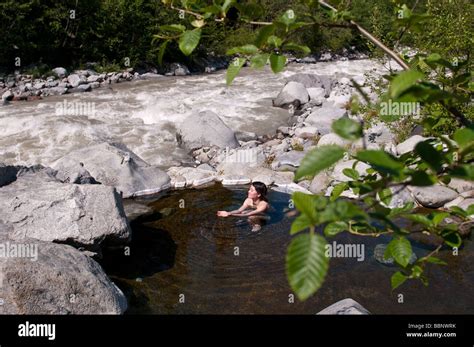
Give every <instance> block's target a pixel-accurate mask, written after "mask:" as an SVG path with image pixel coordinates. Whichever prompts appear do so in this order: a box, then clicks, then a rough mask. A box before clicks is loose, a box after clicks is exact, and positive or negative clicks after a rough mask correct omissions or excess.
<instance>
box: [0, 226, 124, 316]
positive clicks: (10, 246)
mask: <svg viewBox="0 0 474 347" xmlns="http://www.w3.org/2000/svg"><path fill="white" fill-rule="evenodd" d="M52 225H54V224H52ZM0 231H1V229H0ZM2 234H3V235H2ZM0 243H1V245H2V251H3V252H4V254H3V256H1V257H0V280H1V283H0V298H2V301H3V304H2V305H0V314H35V315H36V314H122V313H124V312H125V310H126V309H127V300H126V298H125V296H124V294H123V293H122V292H121V291H120V289H118V288H117V286H116V285H115V284H114V283H113V282H111V281H110V279H109V278H108V277H107V275H106V274H105V272H104V271H103V270H102V268H101V267H100V265H99V264H98V263H97V262H95V261H94V260H93V259H91V258H89V257H88V256H86V255H84V254H82V253H81V252H80V251H78V250H76V249H75V248H73V247H71V246H68V245H61V244H56V243H51V242H42V241H37V240H29V239H24V240H22V241H21V242H20V241H15V240H10V239H8V238H7V237H6V235H5V234H4V233H1V232H0ZM19 250H22V255H23V257H20V256H18V254H19V253H18V252H19ZM13 252H16V253H17V255H16V256H12V254H14V253H13Z"/></svg>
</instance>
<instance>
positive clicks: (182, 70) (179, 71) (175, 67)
mask: <svg viewBox="0 0 474 347" xmlns="http://www.w3.org/2000/svg"><path fill="white" fill-rule="evenodd" d="M170 70H171V72H172V73H173V74H174V75H175V76H186V75H190V74H191V73H190V72H189V69H188V68H187V66H185V65H183V64H178V63H174V64H171V68H170Z"/></svg>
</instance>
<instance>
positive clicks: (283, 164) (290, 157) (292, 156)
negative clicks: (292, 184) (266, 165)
mask: <svg viewBox="0 0 474 347" xmlns="http://www.w3.org/2000/svg"><path fill="white" fill-rule="evenodd" d="M305 155H306V153H305V152H303V151H289V152H285V153H281V154H278V155H277V156H276V157H275V159H274V160H273V162H272V169H273V170H277V171H285V170H290V171H296V169H297V168H298V167H299V166H300V162H301V160H302V159H303V158H304V156H305Z"/></svg>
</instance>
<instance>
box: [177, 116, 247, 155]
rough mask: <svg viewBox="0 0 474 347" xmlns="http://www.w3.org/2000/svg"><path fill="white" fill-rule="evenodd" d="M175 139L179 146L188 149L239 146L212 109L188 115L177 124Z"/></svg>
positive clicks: (229, 130)
mask: <svg viewBox="0 0 474 347" xmlns="http://www.w3.org/2000/svg"><path fill="white" fill-rule="evenodd" d="M176 139H177V141H178V143H179V144H180V146H182V147H184V148H186V149H188V150H194V149H197V148H201V147H204V146H217V147H220V148H226V147H229V148H236V147H239V141H237V138H236V137H235V133H234V132H233V131H232V129H230V128H229V127H228V126H227V125H226V124H225V123H224V122H223V121H222V119H220V118H219V116H218V115H217V114H215V113H214V112H212V111H202V112H199V113H194V114H191V115H190V116H188V117H187V118H186V119H185V120H184V121H183V123H182V124H180V125H179V129H178V132H177V134H176Z"/></svg>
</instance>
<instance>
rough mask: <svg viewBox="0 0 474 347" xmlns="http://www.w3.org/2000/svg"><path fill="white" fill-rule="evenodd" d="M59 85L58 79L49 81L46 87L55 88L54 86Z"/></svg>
mask: <svg viewBox="0 0 474 347" xmlns="http://www.w3.org/2000/svg"><path fill="white" fill-rule="evenodd" d="M58 85H59V82H58V81H48V82H47V83H46V87H48V88H54V87H57V86H58Z"/></svg>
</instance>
